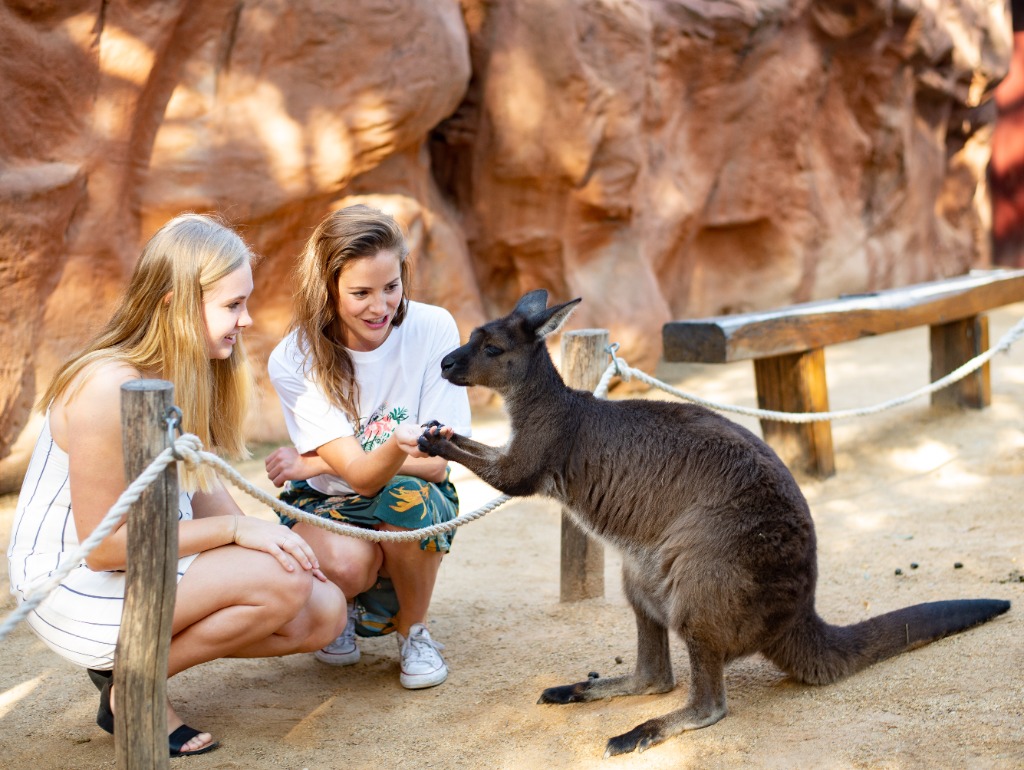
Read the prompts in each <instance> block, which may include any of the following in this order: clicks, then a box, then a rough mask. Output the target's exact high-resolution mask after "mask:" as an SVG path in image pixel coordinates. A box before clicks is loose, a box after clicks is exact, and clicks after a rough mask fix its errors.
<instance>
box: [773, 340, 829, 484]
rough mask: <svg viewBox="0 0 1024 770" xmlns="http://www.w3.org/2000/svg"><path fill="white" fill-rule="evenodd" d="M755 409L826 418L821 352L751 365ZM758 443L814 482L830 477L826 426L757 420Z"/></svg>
mask: <svg viewBox="0 0 1024 770" xmlns="http://www.w3.org/2000/svg"><path fill="white" fill-rule="evenodd" d="M754 377H755V380H756V382H757V403H758V406H760V408H761V409H770V410H772V411H776V412H794V413H804V412H827V411H828V387H827V385H826V383H825V350H824V348H818V349H816V350H809V351H807V352H806V353H791V354H787V355H783V356H775V357H773V358H761V359H756V360H755V361H754ZM761 431H762V433H763V434H764V440H765V441H766V442H768V444H769V445H770V446H771V448H772V449H774V450H775V451H776V452H777V453H778V455H779V457H781V458H782V461H783V462H784V463H786V465H787V466H788V467H789V468H790V469H792V470H794V471H796V470H799V471H802V472H804V473H807V474H809V475H811V476H815V477H817V478H826V477H828V476H832V475H833V474H835V472H836V466H835V458H834V457H833V455H832V425H831V423H829V422H828V421H825V420H821V421H818V422H806V423H792V422H779V421H777V420H761Z"/></svg>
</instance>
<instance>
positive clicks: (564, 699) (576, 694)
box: [537, 679, 593, 704]
mask: <svg viewBox="0 0 1024 770" xmlns="http://www.w3.org/2000/svg"><path fill="white" fill-rule="evenodd" d="M590 682H591V680H590V679H588V680H587V681H585V682H577V683H576V684H563V685H559V686H558V687H548V688H547V689H546V690H544V692H542V693H541V694H540V700H538V701H537V703H558V704H565V703H584V702H586V701H588V700H593V696H591V695H589V694H588V690H589V687H590Z"/></svg>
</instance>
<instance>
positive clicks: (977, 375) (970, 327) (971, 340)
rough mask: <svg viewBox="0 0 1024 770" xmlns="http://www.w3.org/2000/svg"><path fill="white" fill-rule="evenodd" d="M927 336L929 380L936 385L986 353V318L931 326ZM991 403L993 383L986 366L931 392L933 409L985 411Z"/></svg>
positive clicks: (972, 318)
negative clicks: (929, 352)
mask: <svg viewBox="0 0 1024 770" xmlns="http://www.w3.org/2000/svg"><path fill="white" fill-rule="evenodd" d="M930 337H931V348H932V372H931V381H932V382H935V381H936V380H938V379H940V378H942V377H945V376H946V375H947V374H949V373H950V372H952V371H953V370H954V369H957V368H959V367H960V366H963V365H964V364H966V363H967V362H968V361H970V360H971V359H972V358H975V357H976V356H979V355H981V354H982V353H984V352H985V351H986V350H988V316H987V315H984V314H982V315H976V316H972V317H970V318H965V319H963V320H961V321H951V322H950V323H945V324H936V325H935V326H932V327H931V334H930ZM991 403H992V380H991V374H990V370H989V365H988V364H985V365H984V366H982V367H981V368H980V369H976V370H975V371H973V372H971V373H970V374H968V375H967V376H966V377H964V378H963V379H962V380H960V381H959V382H955V383H953V384H952V385H949V386H947V387H945V388H943V389H942V390H937V391H935V392H934V393H932V406H938V407H966V408H969V409H984V408H985V407H986V406H988V405H989V404H991Z"/></svg>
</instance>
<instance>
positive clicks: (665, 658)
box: [537, 612, 675, 703]
mask: <svg viewBox="0 0 1024 770" xmlns="http://www.w3.org/2000/svg"><path fill="white" fill-rule="evenodd" d="M635 615H636V631H637V650H636V653H637V654H636V668H635V669H634V670H633V673H632V674H626V675H625V676H612V677H596V678H595V677H591V678H590V679H587V680H586V681H583V682H576V683H575V684H565V685H560V686H558V687H549V688H547V689H546V690H544V692H542V693H541V694H540V700H539V701H537V702H538V703H583V702H585V701H592V700H601V699H602V698H614V697H616V696H618V695H651V694H654V693H662V692H668V691H669V690H671V689H672V688H673V687H675V679H674V677H673V676H672V658H671V655H670V652H669V645H668V631H667V630H666V629H665V627H664V626H663V625H661V624H660V623H658V622H657V621H655V620H653V619H651V618H650V617H648V616H647V615H646V614H645V613H642V612H635Z"/></svg>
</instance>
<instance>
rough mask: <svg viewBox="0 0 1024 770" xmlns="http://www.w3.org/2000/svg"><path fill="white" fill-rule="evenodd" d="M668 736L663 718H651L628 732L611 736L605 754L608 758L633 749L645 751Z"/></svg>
mask: <svg viewBox="0 0 1024 770" xmlns="http://www.w3.org/2000/svg"><path fill="white" fill-rule="evenodd" d="M668 737H669V736H667V735H665V733H664V731H663V730H662V726H661V720H659V719H651V720H648V721H647V722H644V723H643V724H640V725H637V726H636V727H634V728H633V729H632V730H630V731H629V732H628V733H623V734H622V735H616V736H615V737H614V738H610V739H609V740H608V746H607V747H606V748H605V750H604V755H605V757H606V758H607V757H614V756H616V755H617V754H628V753H629V752H631V751H645V750H647V749H649V748H650V747H651V746H655V745H657V744H659V743H661V742H662V741H664V740H665V739H666V738H668Z"/></svg>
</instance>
